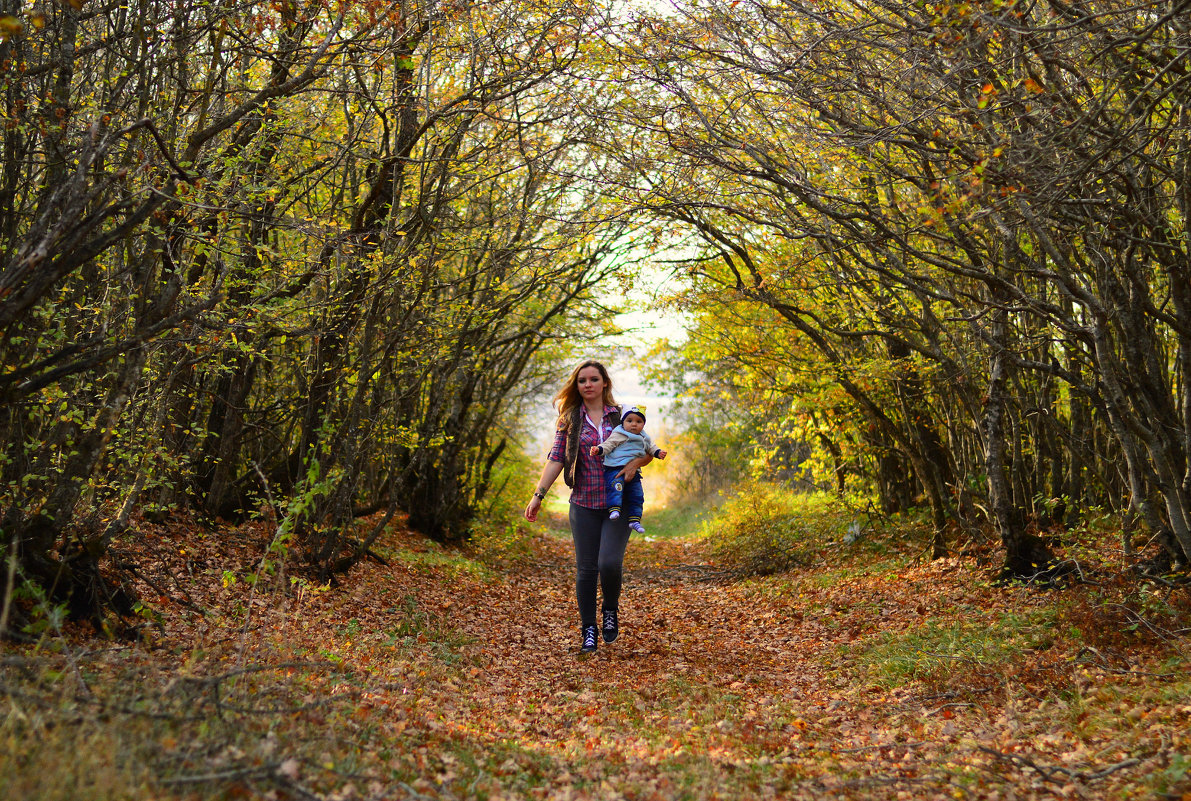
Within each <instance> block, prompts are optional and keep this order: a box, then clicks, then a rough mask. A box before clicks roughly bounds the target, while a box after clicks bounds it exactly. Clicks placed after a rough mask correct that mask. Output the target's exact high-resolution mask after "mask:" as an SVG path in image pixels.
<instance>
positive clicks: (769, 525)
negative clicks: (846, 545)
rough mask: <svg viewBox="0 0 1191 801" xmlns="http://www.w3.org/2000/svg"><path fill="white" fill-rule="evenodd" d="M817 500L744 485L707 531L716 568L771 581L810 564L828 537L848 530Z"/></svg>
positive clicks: (706, 534)
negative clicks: (838, 530)
mask: <svg viewBox="0 0 1191 801" xmlns="http://www.w3.org/2000/svg"><path fill="white" fill-rule="evenodd" d="M816 500H817V499H816V498H814V497H810V496H805V495H796V494H794V493H793V492H791V491H790V490H787V489H784V488H781V487H776V486H773V485H769V484H762V483H750V484H746V485H744V486H743V487H742V488H741V489H740V491H739V494H737V495H736V496H734V497H732V498H729V499H728V500H727V501H726V502H725V503H724V505H723V506H721V507H720V509H719V511H718V513H717V514H716V515H715V516H714V517H713V518H712V519H711V520H709V521H708V522H707V523H705V524H704V526H703V532H702V536H703V538H704V539H705V540H706V541H707V542H708V544H709V545H710V552H711V555H712V557H713V558H714V559H715V560H716V562H717V564H719V565H720V566H722V567H723V568H724V569H726V570H730V571H732V572H733V573H735V574H737V575H742V576H766V575H770V574H773V573H780V572H783V571H786V570H791V569H793V568H796V567H803V566H805V565H808V564H810V562H811V561H812V560H813V559H814V558H815V553H816V549H817V547H818V546H819V545H821V544H823V543H824V542H825V540H826V539H828V538H827V537H825V536H824V533H825V532H824V530H825V529H830V530H831V531H832V532H833V533H834V530H835V529H836V528H837V527H839V526H842V525H844V524H843V523H842V521H839V520H835V519H834V518H833V517H832V516H831V515H830V514H829V513H828V512H827V511H826V510H825V509H822V508H816V507H818V506H819V504H818V503H816Z"/></svg>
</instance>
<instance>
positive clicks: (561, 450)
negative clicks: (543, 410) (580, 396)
mask: <svg viewBox="0 0 1191 801" xmlns="http://www.w3.org/2000/svg"><path fill="white" fill-rule="evenodd" d="M615 411H617V409H616V407H615V406H605V407H604V419H603V420H601V421H600V428H602V429H603V432H602V434H601V433H597V432H596V430H595V428H594V427H593V426H592V425H591V423H589V422H588V421H587V415H586V414H584V415H583V430H582V431H581V432H579V470H578V472H579V475H578V478H577V479H576V481H575V486H574V487H572V488H571V503H573V504H577V505H578V506H582V507H585V508H587V509H606V508H607V507H608V489H607V487H606V485H605V484H604V457H603V456H592V455H591V453H590V452H591V446H592V445H599V444H600V443H601V442H603V440H604V439H605V438H606V437H607V436H608V435H609V434H611V433H612V429H613V428H615V426H613V425H612V423H610V422H609V421H608V415H610V414H611V413H612V412H615ZM566 451H567V431H566V429H565V428H563V429H559V430H558V431H556V432H555V434H554V445H553V447H551V448H550V455H549V456H547V457H546V458H547V459H549V460H550V461H552V462H565V461H566Z"/></svg>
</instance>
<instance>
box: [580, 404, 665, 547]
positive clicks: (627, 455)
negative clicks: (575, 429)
mask: <svg viewBox="0 0 1191 801" xmlns="http://www.w3.org/2000/svg"><path fill="white" fill-rule="evenodd" d="M644 430H645V407H643V406H632V407H629V408H628V409H626V410H625V412H624V414H623V415H622V416H621V418H620V425H618V426H617V427H616V428H615V429H613V431H612V433H611V434H609V435H608V438H607V439H606V440H604V441H603V443H601V444H599V445H592V446H591V455H592V456H599V455H600V454H601V453H602V454H604V481H605V483H606V484H607V486H608V519H609V520H616V519H618V518H619V517H620V511H621V510H620V506H621V503H622V502H623V503H624V513H625V516H626V517H627V518H628V520H629V528H631V529H632V530H633V531H636V532H637V533H638V534H644V533H645V527H644V526H643V525H641V510H642V509H643V508H644V506H645V492H644V490H642V489H641V471H637V474H636V475H635V476H632V477H629V478H622V477H620V476H618V475H617V474H618V473H619V472H620V471H621V469H622V468H623V467H624V466H625V465H626V464H628V463H629V462H631V461H633V459H636V458H637V457H639V456H644V455H645V454H647V453H648V454H650V455H651V456H653V457H655V458H657V459H665V458H666V452H665V451H663V450H661V449H660V448H655V447H654V445H653V440H651V439H650V438H649V435H648V434H646V433H644Z"/></svg>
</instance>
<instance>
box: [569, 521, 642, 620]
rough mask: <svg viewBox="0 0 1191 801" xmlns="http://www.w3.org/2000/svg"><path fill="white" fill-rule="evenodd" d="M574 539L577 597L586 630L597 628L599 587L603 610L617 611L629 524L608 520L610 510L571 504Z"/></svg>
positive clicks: (580, 616) (580, 617)
mask: <svg viewBox="0 0 1191 801" xmlns="http://www.w3.org/2000/svg"><path fill="white" fill-rule="evenodd" d="M570 518H571V537H572V539H574V541H575V597H576V598H577V599H578V601H579V620H580V622H581V625H583V626H594V625H596V583H597V581H598V583H599V584H600V585H601V586H602V587H603V590H604V609H611V610H613V611H618V610H619V606H618V604H619V603H620V583H621V579H622V577H623V575H624V551H625V548H627V547H628V544H629V535H630V534H631V533H632V532H630V531H629V523H628V520H626V519H625V518H624V517H621V518H620V519H619V520H609V519H608V510H607V509H588V508H587V507H585V506H579V505H578V504H574V503H572V504H571V514H570Z"/></svg>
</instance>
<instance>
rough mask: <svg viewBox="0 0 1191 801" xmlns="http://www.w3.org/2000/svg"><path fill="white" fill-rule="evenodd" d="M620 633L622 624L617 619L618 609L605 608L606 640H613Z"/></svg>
mask: <svg viewBox="0 0 1191 801" xmlns="http://www.w3.org/2000/svg"><path fill="white" fill-rule="evenodd" d="M618 634H620V626H619V625H618V624H617V621H616V610H615V609H605V610H604V642H612V641H613V640H615V639H616V635H618Z"/></svg>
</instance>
